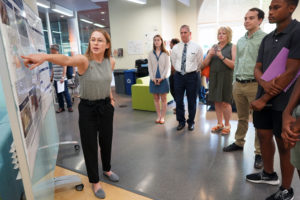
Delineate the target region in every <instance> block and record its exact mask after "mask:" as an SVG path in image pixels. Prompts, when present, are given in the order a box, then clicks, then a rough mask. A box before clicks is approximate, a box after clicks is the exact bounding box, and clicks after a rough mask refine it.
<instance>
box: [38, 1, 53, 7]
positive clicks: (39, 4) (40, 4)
mask: <svg viewBox="0 0 300 200" xmlns="http://www.w3.org/2000/svg"><path fill="white" fill-rule="evenodd" d="M36 5H38V6H39V7H43V8H50V6H47V5H45V4H42V3H39V2H37V3H36Z"/></svg>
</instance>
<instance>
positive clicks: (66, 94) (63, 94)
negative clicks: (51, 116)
mask: <svg viewBox="0 0 300 200" xmlns="http://www.w3.org/2000/svg"><path fill="white" fill-rule="evenodd" d="M54 88H55V91H56V96H57V100H58V105H59V108H62V109H63V108H64V107H65V105H64V104H65V103H64V97H65V99H66V102H67V107H68V108H71V107H72V102H71V97H70V94H69V90H68V81H67V80H65V90H64V91H63V92H61V93H57V81H54Z"/></svg>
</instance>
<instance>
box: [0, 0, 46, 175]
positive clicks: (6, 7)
mask: <svg viewBox="0 0 300 200" xmlns="http://www.w3.org/2000/svg"><path fill="white" fill-rule="evenodd" d="M0 12H1V21H0V24H1V25H0V26H1V34H2V38H3V41H4V48H5V52H6V60H7V64H8V66H1V67H8V69H9V73H10V80H11V85H12V87H13V90H14V94H15V104H16V105H17V107H18V112H19V116H20V121H21V122H20V124H21V127H22V133H20V137H23V141H24V142H25V143H26V148H27V149H26V152H27V163H28V165H29V169H30V174H31V176H32V174H33V169H34V163H35V157H36V152H37V149H38V147H39V138H40V132H41V125H42V122H43V120H44V118H45V115H46V113H47V111H48V109H49V106H50V105H51V103H52V91H51V90H52V87H51V82H50V77H49V66H48V63H44V64H43V65H41V66H39V67H37V68H35V69H34V70H29V69H28V68H26V67H25V66H24V63H23V60H22V59H21V56H22V55H28V54H32V53H43V52H46V47H45V41H44V35H43V29H42V22H41V20H40V19H39V17H38V16H36V14H35V13H34V12H33V11H32V10H31V8H30V7H28V6H27V5H26V4H24V3H23V1H22V0H0Z"/></svg>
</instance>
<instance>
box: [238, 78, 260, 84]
mask: <svg viewBox="0 0 300 200" xmlns="http://www.w3.org/2000/svg"><path fill="white" fill-rule="evenodd" d="M235 80H236V82H239V83H253V82H256V79H249V80H239V79H237V78H236V79H235Z"/></svg>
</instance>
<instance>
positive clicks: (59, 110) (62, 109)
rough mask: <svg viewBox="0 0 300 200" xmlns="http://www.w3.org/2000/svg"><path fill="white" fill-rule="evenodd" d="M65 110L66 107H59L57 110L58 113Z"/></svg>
mask: <svg viewBox="0 0 300 200" xmlns="http://www.w3.org/2000/svg"><path fill="white" fill-rule="evenodd" d="M64 111H65V109H64V108H59V109H58V110H57V111H56V113H61V112H64Z"/></svg>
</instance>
